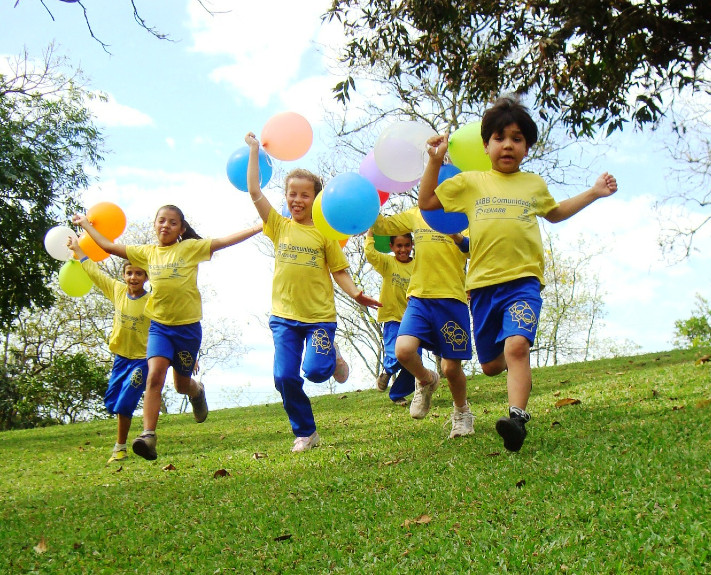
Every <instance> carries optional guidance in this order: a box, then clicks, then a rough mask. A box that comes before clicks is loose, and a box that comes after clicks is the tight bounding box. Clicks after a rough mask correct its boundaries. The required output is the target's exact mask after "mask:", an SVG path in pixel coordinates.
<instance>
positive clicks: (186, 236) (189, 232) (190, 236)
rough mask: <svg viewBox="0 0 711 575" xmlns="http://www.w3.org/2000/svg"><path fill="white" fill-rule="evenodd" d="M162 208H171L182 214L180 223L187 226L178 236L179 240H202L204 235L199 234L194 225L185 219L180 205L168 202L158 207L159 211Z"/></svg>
mask: <svg viewBox="0 0 711 575" xmlns="http://www.w3.org/2000/svg"><path fill="white" fill-rule="evenodd" d="M161 210H171V211H173V212H175V213H176V214H178V215H179V216H180V225H181V226H182V227H184V228H185V231H184V232H183V233H182V235H181V236H180V237H179V238H178V241H179V242H180V241H183V240H201V239H202V236H200V235H198V233H197V232H196V231H195V230H194V229H193V227H192V226H191V225H190V224H189V223H188V222H186V221H185V216H184V215H183V210H181V209H180V208H179V207H178V206H174V205H172V204H167V205H165V206H161V207H160V208H158V212H160V211H161ZM158 212H156V216H157V215H158Z"/></svg>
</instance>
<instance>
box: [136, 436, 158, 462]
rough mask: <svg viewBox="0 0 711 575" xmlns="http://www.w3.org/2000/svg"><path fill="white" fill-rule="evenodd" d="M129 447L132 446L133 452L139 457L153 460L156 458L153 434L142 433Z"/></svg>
mask: <svg viewBox="0 0 711 575" xmlns="http://www.w3.org/2000/svg"><path fill="white" fill-rule="evenodd" d="M131 447H132V448H133V452H134V453H135V454H136V455H138V456H139V457H143V459H148V460H149V461H153V460H155V459H157V458H158V453H157V452H156V436H155V435H148V434H145V433H143V434H141V435H139V436H138V437H137V438H136V439H134V440H133V444H132V445H131Z"/></svg>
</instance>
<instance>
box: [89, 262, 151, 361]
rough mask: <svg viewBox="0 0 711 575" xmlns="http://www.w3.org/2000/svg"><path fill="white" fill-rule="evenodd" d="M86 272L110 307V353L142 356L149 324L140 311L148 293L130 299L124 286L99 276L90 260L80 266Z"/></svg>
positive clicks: (126, 356) (130, 356) (146, 341)
mask: <svg viewBox="0 0 711 575" xmlns="http://www.w3.org/2000/svg"><path fill="white" fill-rule="evenodd" d="M81 265H82V267H83V268H84V270H85V271H86V273H87V274H88V275H89V277H90V278H91V281H93V282H94V283H95V284H96V287H98V288H99V289H100V290H101V292H102V293H103V294H104V295H105V296H106V297H107V298H108V300H109V301H110V302H111V303H112V304H113V306H114V323H113V327H112V329H111V337H110V338H109V349H110V350H111V353H115V354H116V355H120V356H121V357H125V358H127V359H143V358H144V357H146V344H147V343H148V326H149V325H150V321H149V320H148V318H147V317H146V316H145V315H144V313H143V310H144V308H145V307H146V302H147V301H148V293H145V294H143V295H142V296H141V297H139V298H136V299H133V298H130V297H128V286H126V284H125V283H123V282H120V281H118V280H115V279H113V278H111V277H109V276H107V275H106V274H105V273H103V272H102V271H101V270H100V269H99V266H97V265H96V264H95V263H94V262H93V261H91V260H84V261H83V262H82V263H81Z"/></svg>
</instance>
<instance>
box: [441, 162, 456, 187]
mask: <svg viewBox="0 0 711 575" xmlns="http://www.w3.org/2000/svg"><path fill="white" fill-rule="evenodd" d="M461 172H462V170H460V169H459V168H458V167H457V166H455V165H454V164H442V166H441V167H440V168H439V176H437V185H438V186H439V185H440V184H441V183H442V182H444V181H445V180H448V179H449V178H451V177H452V176H456V175H457V174H460V173H461Z"/></svg>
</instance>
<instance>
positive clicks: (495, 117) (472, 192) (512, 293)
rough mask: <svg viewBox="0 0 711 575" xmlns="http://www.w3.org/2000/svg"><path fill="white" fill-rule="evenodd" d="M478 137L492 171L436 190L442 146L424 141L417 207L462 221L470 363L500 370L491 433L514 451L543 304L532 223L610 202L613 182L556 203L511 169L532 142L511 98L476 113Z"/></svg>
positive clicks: (532, 129) (530, 125) (530, 124)
mask: <svg viewBox="0 0 711 575" xmlns="http://www.w3.org/2000/svg"><path fill="white" fill-rule="evenodd" d="M481 137H482V140H483V142H484V148H485V150H486V153H487V154H488V155H489V158H490V159H491V166H492V169H491V170H489V171H487V172H463V173H461V174H457V175H456V176H454V177H452V178H450V179H448V180H446V181H444V182H443V183H442V184H441V185H439V186H437V175H438V173H439V169H440V166H441V165H442V162H443V160H444V156H445V154H446V152H447V144H448V138H447V136H446V135H441V136H434V137H432V138H430V140H429V141H428V142H427V143H428V145H429V146H430V147H429V148H428V152H429V156H430V158H429V162H428V164H427V168H426V169H425V173H424V175H423V177H422V180H421V182H420V195H419V205H420V208H422V209H423V210H434V209H438V208H442V207H444V209H445V210H446V211H448V212H463V213H465V214H466V215H467V217H468V218H469V236H470V238H471V262H470V266H469V272H468V274H467V281H466V288H467V289H468V290H470V291H469V293H470V297H471V303H470V305H471V312H472V319H473V321H474V340H475V343H476V350H477V355H478V358H479V362H480V363H481V367H482V370H483V371H484V373H485V374H486V375H490V376H493V375H498V374H499V373H501V372H503V371H504V370H508V373H507V377H506V387H507V390H508V401H509V410H508V417H501V418H499V420H498V421H497V422H496V431H497V432H498V434H499V435H500V436H501V437H502V439H503V441H504V447H505V448H506V449H507V450H509V451H519V450H520V449H521V447H522V446H523V442H524V440H525V438H526V433H527V432H526V423H527V422H528V421H530V419H531V416H530V414H529V413H528V412H527V411H526V407H527V405H528V399H529V397H530V395H531V385H532V383H531V361H530V349H531V345H533V342H534V340H535V338H536V330H537V327H538V317H539V314H540V311H541V306H542V303H543V301H542V299H541V290H542V289H543V285H544V284H543V267H544V259H543V245H542V241H541V232H540V229H539V225H538V219H537V217H542V218H545V219H546V220H548V221H549V222H551V223H558V222H561V221H563V220H566V219H568V218H570V217H571V216H573V215H575V214H576V213H578V212H579V211H580V210H582V209H583V208H585V207H586V206H588V205H590V204H591V203H593V202H594V201H595V200H597V199H598V198H604V197H607V196H611V195H612V194H614V193H615V192H616V191H617V182H616V180H615V178H614V177H613V176H611V175H610V174H608V173H607V172H605V173H604V174H602V175H601V176H599V177H598V179H597V180H596V182H595V184H594V185H593V187H592V188H590V189H589V190H587V191H586V192H583V193H581V194H579V195H577V196H574V197H572V198H570V199H567V200H563V201H562V202H560V203H557V202H556V201H555V200H554V199H553V197H552V196H551V194H550V192H549V191H548V186H546V183H545V182H544V180H543V178H541V177H540V176H538V175H536V174H532V173H528V172H522V171H520V169H519V166H520V164H521V162H522V160H523V159H524V158H525V157H526V155H528V151H529V149H530V148H531V146H533V145H534V144H535V143H536V140H537V139H538V128H537V127H536V124H535V122H534V121H533V119H532V118H531V116H530V114H529V113H528V110H527V109H526V108H525V107H524V106H523V105H521V104H520V103H519V102H517V101H516V100H514V99H512V98H500V99H499V100H497V101H496V102H495V103H494V105H493V106H492V107H491V108H489V109H488V110H487V111H486V112H485V113H484V116H483V118H482V122H481ZM435 188H436V189H435Z"/></svg>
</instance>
